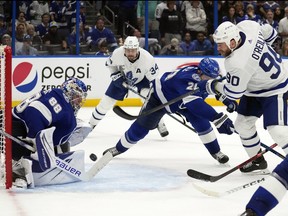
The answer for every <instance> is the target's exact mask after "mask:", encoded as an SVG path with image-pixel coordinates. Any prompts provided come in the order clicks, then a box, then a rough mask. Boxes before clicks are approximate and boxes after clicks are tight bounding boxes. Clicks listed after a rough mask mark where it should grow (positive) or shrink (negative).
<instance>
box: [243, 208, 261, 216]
mask: <svg viewBox="0 0 288 216" xmlns="http://www.w3.org/2000/svg"><path fill="white" fill-rule="evenodd" d="M240 216H257V214H256V213H255V212H254V211H253V210H252V209H247V210H246V211H245V212H243V213H242V214H241V215H240Z"/></svg>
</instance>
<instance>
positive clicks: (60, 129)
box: [12, 88, 77, 146]
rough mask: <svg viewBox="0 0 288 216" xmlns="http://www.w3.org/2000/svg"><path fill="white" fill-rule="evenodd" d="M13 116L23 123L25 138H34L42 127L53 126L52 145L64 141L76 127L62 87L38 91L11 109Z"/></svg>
mask: <svg viewBox="0 0 288 216" xmlns="http://www.w3.org/2000/svg"><path fill="white" fill-rule="evenodd" d="M12 114H13V118H16V119H20V120H21V121H23V122H24V123H25V126H26V130H27V138H31V139H33V138H35V137H36V135H37V133H38V132H39V131H41V130H43V129H46V128H50V127H53V126H55V127H56V129H55V131H54V134H53V144H54V146H57V145H60V144H62V143H64V142H66V141H67V140H68V138H69V136H70V135H71V133H72V132H73V130H74V129H75V128H76V125H77V122H76V117H75V115H74V110H73V108H72V106H71V104H70V103H69V100H68V98H67V97H66V96H65V95H64V93H63V91H62V89H56V88H55V89H52V90H49V91H40V92H38V93H36V94H34V95H32V96H31V97H29V98H27V99H26V100H24V101H22V102H21V103H20V104H19V105H18V106H16V107H14V108H13V110H12Z"/></svg>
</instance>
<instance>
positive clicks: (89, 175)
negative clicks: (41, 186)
mask: <svg viewBox="0 0 288 216" xmlns="http://www.w3.org/2000/svg"><path fill="white" fill-rule="evenodd" d="M0 133H1V134H2V135H4V136H6V137H7V138H9V139H11V140H12V141H14V142H15V143H17V144H19V145H21V146H23V147H24V148H26V149H28V150H30V151H31V152H33V153H34V152H36V149H35V148H34V147H32V146H30V145H28V144H27V143H25V142H23V141H22V140H20V139H18V138H16V137H14V136H12V135H10V134H8V133H6V132H5V131H3V130H2V129H0ZM112 158H113V156H112V153H111V152H109V151H108V152H107V153H106V154H105V155H104V156H103V157H101V158H100V159H99V160H98V161H97V162H96V163H94V165H93V166H92V167H91V168H90V169H89V170H88V172H85V171H81V170H78V169H77V168H74V167H72V166H71V165H70V164H69V163H67V162H66V161H64V160H62V159H60V158H58V157H56V156H55V158H54V159H55V160H56V166H57V168H58V169H60V170H62V171H63V172H65V173H67V174H69V175H71V176H73V177H75V178H77V179H79V180H81V181H90V180H91V179H93V177H94V176H95V175H96V174H97V173H98V172H99V171H100V170H101V169H102V168H103V167H104V166H106V164H108V163H109V161H110V160H111V159H112Z"/></svg>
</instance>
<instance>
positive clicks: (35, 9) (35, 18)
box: [29, 1, 49, 26]
mask: <svg viewBox="0 0 288 216" xmlns="http://www.w3.org/2000/svg"><path fill="white" fill-rule="evenodd" d="M29 9H30V18H31V19H30V22H31V24H32V25H34V26H37V25H39V24H41V22H42V20H41V16H42V15H43V14H44V13H49V4H48V2H47V1H32V3H31V4H30V5H29Z"/></svg>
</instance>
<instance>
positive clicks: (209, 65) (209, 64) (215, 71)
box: [198, 58, 220, 78]
mask: <svg viewBox="0 0 288 216" xmlns="http://www.w3.org/2000/svg"><path fill="white" fill-rule="evenodd" d="M198 67H199V68H200V70H201V72H202V73H203V74H205V75H206V76H209V77H212V78H216V77H218V76H219V72H220V69H219V64H218V62H217V61H215V60H214V59H211V58H203V59H202V60H201V61H200V63H199V66H198Z"/></svg>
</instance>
